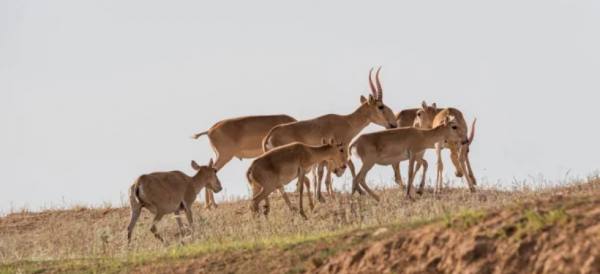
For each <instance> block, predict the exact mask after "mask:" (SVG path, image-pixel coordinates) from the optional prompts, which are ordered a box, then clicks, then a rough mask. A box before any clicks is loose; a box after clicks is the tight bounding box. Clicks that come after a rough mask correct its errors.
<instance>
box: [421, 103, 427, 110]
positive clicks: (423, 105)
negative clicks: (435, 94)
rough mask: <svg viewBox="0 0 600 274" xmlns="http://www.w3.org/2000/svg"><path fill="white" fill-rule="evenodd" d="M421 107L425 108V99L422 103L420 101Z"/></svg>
mask: <svg viewBox="0 0 600 274" xmlns="http://www.w3.org/2000/svg"><path fill="white" fill-rule="evenodd" d="M421 107H422V108H423V109H427V103H426V102H425V101H423V103H421Z"/></svg>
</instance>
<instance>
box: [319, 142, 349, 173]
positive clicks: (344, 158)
mask: <svg viewBox="0 0 600 274" xmlns="http://www.w3.org/2000/svg"><path fill="white" fill-rule="evenodd" d="M321 143H322V144H323V145H324V146H328V147H329V150H330V151H329V152H330V153H331V154H330V155H331V158H330V159H329V160H330V161H331V162H332V163H333V166H334V167H335V173H336V175H337V174H338V173H339V174H343V173H344V171H345V170H346V163H348V147H347V146H345V145H344V144H342V142H339V143H336V142H335V140H333V138H330V139H329V140H326V139H325V138H323V139H322V140H321ZM338 176H341V175H338Z"/></svg>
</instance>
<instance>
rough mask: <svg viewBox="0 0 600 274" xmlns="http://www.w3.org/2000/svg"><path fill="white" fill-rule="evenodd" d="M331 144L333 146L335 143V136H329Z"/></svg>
mask: <svg viewBox="0 0 600 274" xmlns="http://www.w3.org/2000/svg"><path fill="white" fill-rule="evenodd" d="M329 144H330V145H332V146H333V145H335V141H334V140H333V138H329Z"/></svg>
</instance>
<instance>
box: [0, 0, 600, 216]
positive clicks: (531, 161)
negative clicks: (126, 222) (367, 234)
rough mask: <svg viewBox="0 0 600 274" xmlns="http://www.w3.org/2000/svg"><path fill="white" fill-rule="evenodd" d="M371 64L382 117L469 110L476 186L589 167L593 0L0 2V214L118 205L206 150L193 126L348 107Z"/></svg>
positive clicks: (234, 184)
mask: <svg viewBox="0 0 600 274" xmlns="http://www.w3.org/2000/svg"><path fill="white" fill-rule="evenodd" d="M379 65H382V66H383V69H382V72H381V81H382V84H383V87H384V93H385V94H384V99H385V103H386V104H387V105H388V106H389V107H391V108H392V109H393V110H394V111H399V110H401V109H404V108H412V107H418V106H419V105H420V103H421V101H422V100H426V101H427V102H428V103H431V102H434V101H435V102H437V104H438V106H453V107H457V108H460V109H461V110H462V111H463V113H464V114H465V116H466V119H467V120H468V121H469V123H470V121H471V120H472V119H473V118H474V117H477V118H478V127H477V135H476V137H475V138H476V139H475V141H474V144H473V146H472V150H471V154H470V156H471V160H472V163H473V168H474V170H475V174H476V176H477V177H478V178H479V179H480V181H481V178H483V177H485V178H487V180H489V181H491V182H496V181H497V180H501V181H502V182H504V183H505V184H508V185H510V182H511V181H513V178H516V179H526V178H527V176H528V175H534V176H537V175H539V174H543V175H544V176H545V177H546V178H548V179H551V180H554V179H558V178H561V177H563V176H564V175H565V173H566V172H567V170H571V173H570V174H571V175H574V176H585V175H587V174H589V173H591V172H594V171H596V170H597V169H598V168H599V166H598V164H599V163H600V162H599V160H598V155H600V145H598V142H597V140H598V134H599V133H600V132H599V130H598V124H599V122H598V121H597V120H596V119H597V118H598V117H599V116H600V115H599V111H598V110H597V104H598V99H600V95H599V92H600V2H598V1H496V3H495V4H494V3H491V1H402V2H400V1H386V2H381V1H360V2H358V1H353V2H350V1H295V2H292V1H268V2H267V1H234V2H230V1H210V2H209V1H203V2H200V1H179V2H158V1H80V0H77V1H51V2H50V1H47V2H46V1H1V2H0V128H1V130H0V211H4V212H6V211H8V210H9V208H10V207H11V205H12V206H13V207H19V206H21V205H25V204H27V205H28V206H30V207H31V208H34V209H35V208H38V207H39V206H43V205H47V204H49V203H62V201H63V200H64V201H66V202H67V203H88V204H99V203H101V202H102V201H112V202H118V201H119V199H120V195H121V194H126V192H127V187H128V186H129V185H130V184H131V183H132V182H133V181H134V179H135V178H136V177H137V176H139V175H140V174H143V173H148V172H153V171H166V170H174V169H178V170H182V171H184V172H185V173H187V174H192V173H193V172H192V169H191V167H190V160H192V159H195V160H196V161H199V162H200V163H201V164H204V163H206V162H207V161H208V159H209V158H211V157H214V154H213V152H212V150H211V148H210V146H209V145H208V141H207V138H206V137H201V138H200V139H199V140H192V139H190V138H189V136H190V135H191V134H192V133H196V132H200V131H204V130H207V129H208V128H209V127H210V126H212V125H213V124H214V123H215V122H217V121H219V120H221V119H225V118H231V117H236V116H242V115H252V114H276V113H286V114H289V115H291V116H293V117H295V118H297V119H308V118H313V117H316V116H319V115H322V114H326V113H339V114H347V113H350V112H352V111H353V110H354V109H355V108H357V107H358V106H359V97H360V95H367V94H368V93H369V87H368V82H367V74H368V71H369V69H370V68H371V67H376V66H379ZM380 129H381V128H380V127H378V126H369V127H368V128H367V129H365V132H370V131H375V130H380ZM444 153H445V155H446V156H445V159H446V163H447V164H446V171H447V174H448V175H451V177H453V171H454V170H453V168H452V167H451V164H450V162H449V161H448V157H447V154H448V152H447V151H445V152H444ZM426 158H427V159H428V160H429V162H430V163H434V162H435V161H434V152H433V151H430V152H428V153H427V155H426ZM249 164H250V160H244V161H243V162H240V161H238V160H237V159H235V160H233V161H232V162H230V164H229V165H227V166H226V167H225V168H224V169H222V171H221V172H220V174H219V176H220V178H221V181H222V183H223V186H224V188H225V192H226V193H227V194H228V195H247V194H248V188H247V183H246V180H245V178H244V173H245V170H246V168H247V167H248V165H249ZM358 165H360V164H358ZM432 167H434V165H433V166H432ZM402 168H403V176H406V164H403V166H402ZM428 175H429V178H431V177H432V176H434V175H435V172H433V171H430V172H429V173H428ZM345 176H346V181H349V179H348V177H349V175H345ZM392 176H393V173H392V170H391V168H389V167H377V168H375V169H373V170H372V171H371V173H370V176H369V178H370V179H374V180H377V181H379V180H380V178H383V179H384V180H385V181H390V180H391V179H390V178H391V177H392ZM342 181H343V180H341V179H337V180H336V181H335V182H334V184H335V186H336V187H340V186H341V185H342ZM461 186H463V187H464V186H465V184H462V185H461ZM222 197H223V194H217V199H221V198H222ZM202 200H203V199H202Z"/></svg>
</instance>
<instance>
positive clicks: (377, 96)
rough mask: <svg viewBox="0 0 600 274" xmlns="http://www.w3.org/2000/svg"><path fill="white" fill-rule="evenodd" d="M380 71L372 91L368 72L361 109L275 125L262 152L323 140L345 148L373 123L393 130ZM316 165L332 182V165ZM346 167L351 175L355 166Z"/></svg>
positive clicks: (318, 186)
mask: <svg viewBox="0 0 600 274" xmlns="http://www.w3.org/2000/svg"><path fill="white" fill-rule="evenodd" d="M380 70H381V67H379V69H378V70H377V73H376V74H375V81H376V84H377V89H375V86H374V85H373V81H372V80H371V73H372V71H373V69H371V70H370V71H369V86H370V87H371V94H369V98H365V97H364V96H360V103H361V105H360V106H359V107H358V108H357V109H356V110H355V111H354V112H353V113H351V114H348V115H337V114H327V115H323V116H320V117H317V118H314V119H310V120H303V121H298V122H293V123H287V124H282V125H278V126H276V127H274V128H273V129H271V131H270V132H269V134H268V135H267V136H266V137H265V138H264V140H263V148H264V151H269V149H273V148H276V147H279V146H283V145H286V144H290V143H292V142H300V143H304V144H307V145H319V144H320V142H321V139H322V138H333V139H335V140H339V141H341V142H342V143H344V144H348V143H350V142H351V141H352V139H353V138H354V137H355V136H356V135H358V133H360V132H361V131H362V130H363V129H364V128H365V127H367V126H368V125H369V124H370V123H375V124H378V125H380V126H383V127H385V128H396V127H397V122H396V117H395V116H394V113H393V112H392V110H391V109H390V108H389V107H388V106H386V105H385V104H384V103H383V89H382V88H381V83H380V82H379V71H380ZM319 164H320V165H327V175H328V176H327V178H331V175H330V174H331V172H332V169H333V168H332V167H331V165H330V164H329V163H327V162H325V163H319ZM348 166H349V167H350V169H351V171H353V169H354V166H353V164H352V162H351V161H350V162H348ZM353 173H354V172H353ZM313 175H314V174H313ZM338 176H339V174H338ZM315 177H316V176H315V175H314V176H313V178H315ZM353 177H354V176H353ZM315 179H316V178H315ZM317 181H318V182H313V183H315V184H316V187H315V195H316V198H317V199H319V201H323V197H322V196H321V184H320V181H321V180H320V179H319V180H317ZM325 184H326V187H327V189H328V190H327V191H328V192H329V191H332V188H331V186H330V185H331V181H330V180H329V181H328V180H327V179H326V180H325ZM328 185H329V186H328ZM357 191H358V190H357ZM329 194H330V195H332V194H333V193H331V192H330V193H329Z"/></svg>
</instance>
